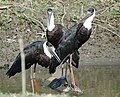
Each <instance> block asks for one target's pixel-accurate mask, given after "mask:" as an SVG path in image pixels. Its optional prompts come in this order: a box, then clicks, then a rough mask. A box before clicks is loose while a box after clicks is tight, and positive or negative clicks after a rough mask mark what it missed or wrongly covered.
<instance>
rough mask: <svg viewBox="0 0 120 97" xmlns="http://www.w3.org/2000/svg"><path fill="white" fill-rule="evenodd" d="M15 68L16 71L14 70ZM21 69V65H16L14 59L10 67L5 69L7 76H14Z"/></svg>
mask: <svg viewBox="0 0 120 97" xmlns="http://www.w3.org/2000/svg"><path fill="white" fill-rule="evenodd" d="M16 70H17V71H16ZM20 71H21V67H20V66H19V65H17V66H16V61H15V62H14V63H13V64H12V66H11V67H10V69H9V70H8V71H7V73H6V75H7V76H9V78H10V77H11V76H14V75H15V74H16V73H17V72H20Z"/></svg>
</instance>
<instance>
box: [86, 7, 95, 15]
mask: <svg viewBox="0 0 120 97" xmlns="http://www.w3.org/2000/svg"><path fill="white" fill-rule="evenodd" d="M87 14H89V15H95V8H93V7H91V8H89V9H88V10H87Z"/></svg>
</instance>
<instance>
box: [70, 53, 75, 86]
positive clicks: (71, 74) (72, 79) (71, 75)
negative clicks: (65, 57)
mask: <svg viewBox="0 0 120 97" xmlns="http://www.w3.org/2000/svg"><path fill="white" fill-rule="evenodd" d="M70 77H71V82H72V84H73V85H74V86H75V78H74V74H73V68H72V55H70Z"/></svg>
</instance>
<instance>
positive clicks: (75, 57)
mask: <svg viewBox="0 0 120 97" xmlns="http://www.w3.org/2000/svg"><path fill="white" fill-rule="evenodd" d="M47 15H48V17H47V31H46V37H47V41H48V42H50V43H51V44H52V45H53V46H54V47H55V48H57V47H58V46H59V44H60V43H61V41H62V39H64V37H67V36H69V35H70V33H68V31H67V29H66V28H65V27H64V26H62V25H61V24H55V23H54V14H53V10H52V9H51V8H49V9H48V10H47ZM67 59H69V58H67ZM79 59H80V58H79V52H78V51H77V50H75V51H74V52H73V54H72V65H73V66H75V67H76V68H78V65H79ZM62 75H63V65H62Z"/></svg>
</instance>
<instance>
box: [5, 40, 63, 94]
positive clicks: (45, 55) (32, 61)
mask: <svg viewBox="0 0 120 97" xmlns="http://www.w3.org/2000/svg"><path fill="white" fill-rule="evenodd" d="M23 51H24V54H25V69H29V68H30V67H31V66H32V65H34V77H35V70H36V65H37V63H38V64H39V65H41V66H42V67H45V68H47V67H48V66H49V65H50V59H51V58H52V57H55V58H56V59H57V61H58V62H61V60H60V59H59V57H58V56H57V54H56V53H55V48H54V47H53V46H52V44H51V43H49V42H47V41H45V42H44V41H36V42H33V43H31V44H30V45H27V46H26V47H25V48H24V49H23ZM19 72H21V54H20V53H19V54H18V55H17V57H16V59H15V61H14V62H13V64H12V66H11V67H10V69H9V70H8V71H7V73H6V75H8V76H9V78H10V77H12V76H14V75H15V74H16V73H19ZM33 82H34V85H35V87H36V94H38V86H37V82H36V79H33Z"/></svg>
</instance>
